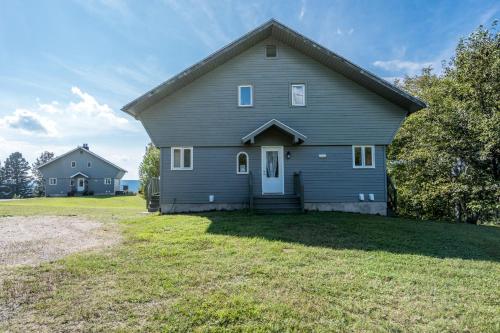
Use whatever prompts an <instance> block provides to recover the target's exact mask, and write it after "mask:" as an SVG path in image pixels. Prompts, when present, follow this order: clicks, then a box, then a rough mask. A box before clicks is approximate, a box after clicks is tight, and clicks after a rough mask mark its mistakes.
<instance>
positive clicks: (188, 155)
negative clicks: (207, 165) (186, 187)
mask: <svg viewBox="0 0 500 333" xmlns="http://www.w3.org/2000/svg"><path fill="white" fill-rule="evenodd" d="M184 167H185V168H190V167H191V149H184Z"/></svg>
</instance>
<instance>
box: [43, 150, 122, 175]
mask: <svg viewBox="0 0 500 333" xmlns="http://www.w3.org/2000/svg"><path fill="white" fill-rule="evenodd" d="M78 150H83V151H84V152H87V153H89V154H90V155H92V156H94V157H96V158H98V159H100V160H101V161H103V162H104V163H107V164H109V165H111V166H112V167H115V168H116V169H118V170H120V171H123V172H127V170H125V169H123V168H120V167H119V166H118V165H116V164H114V163H111V162H110V161H108V160H107V159H105V158H102V157H101V156H99V155H97V154H96V153H93V152H91V151H90V150H88V149H85V148H83V147H76V148H75V149H72V150H70V151H68V152H67V153H64V154H62V155H59V156H57V157H56V158H53V159H51V160H50V161H48V162H46V163H44V164H42V165H39V166H38V168H37V169H40V168H43V167H44V166H46V165H49V164H51V163H52V162H54V161H57V160H58V159H61V158H63V157H65V156H68V155H69V154H71V153H73V152H75V151H78Z"/></svg>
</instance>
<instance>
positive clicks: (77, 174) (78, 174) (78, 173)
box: [69, 172, 89, 178]
mask: <svg viewBox="0 0 500 333" xmlns="http://www.w3.org/2000/svg"><path fill="white" fill-rule="evenodd" d="M76 176H82V177H85V178H89V176H87V175H86V174H84V173H83V172H77V173H75V174H74V175H73V176H71V177H69V178H74V177H76Z"/></svg>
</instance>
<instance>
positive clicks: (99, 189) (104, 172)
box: [38, 144, 127, 196]
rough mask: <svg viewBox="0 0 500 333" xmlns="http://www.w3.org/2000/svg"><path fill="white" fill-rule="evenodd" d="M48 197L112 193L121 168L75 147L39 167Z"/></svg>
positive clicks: (83, 148)
mask: <svg viewBox="0 0 500 333" xmlns="http://www.w3.org/2000/svg"><path fill="white" fill-rule="evenodd" d="M38 170H39V171H40V173H41V174H42V177H43V183H44V185H45V193H46V195H47V196H67V195H69V194H71V195H80V194H89V195H92V194H94V195H114V194H115V192H116V191H118V190H119V189H120V179H121V178H122V177H123V175H124V174H125V172H127V171H125V170H124V169H122V168H120V167H119V166H117V165H115V164H113V163H111V162H109V161H108V160H106V159H104V158H102V157H101V156H99V155H97V154H95V153H93V152H92V151H90V149H89V147H88V145H87V144H84V145H83V146H82V147H77V148H75V149H73V150H71V151H69V152H67V153H65V154H63V155H61V156H58V157H56V158H54V159H52V160H50V161H49V162H47V163H45V164H42V165H41V166H39V167H38Z"/></svg>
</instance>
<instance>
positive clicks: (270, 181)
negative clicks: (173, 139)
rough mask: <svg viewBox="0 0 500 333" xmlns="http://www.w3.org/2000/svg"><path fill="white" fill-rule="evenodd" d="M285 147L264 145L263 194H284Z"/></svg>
mask: <svg viewBox="0 0 500 333" xmlns="http://www.w3.org/2000/svg"><path fill="white" fill-rule="evenodd" d="M284 170H285V168H284V165H283V147H282V146H280V147H262V194H284V193H285V182H284V177H283V173H284V172H283V171H284Z"/></svg>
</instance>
